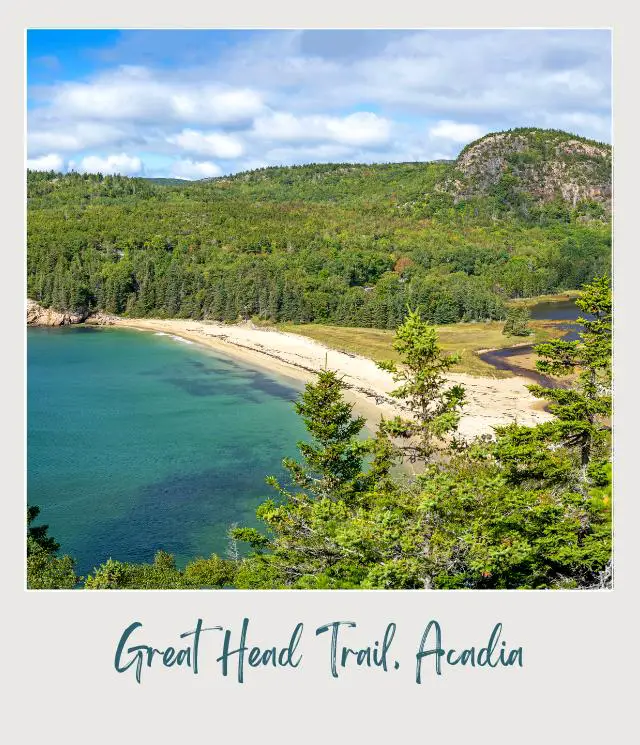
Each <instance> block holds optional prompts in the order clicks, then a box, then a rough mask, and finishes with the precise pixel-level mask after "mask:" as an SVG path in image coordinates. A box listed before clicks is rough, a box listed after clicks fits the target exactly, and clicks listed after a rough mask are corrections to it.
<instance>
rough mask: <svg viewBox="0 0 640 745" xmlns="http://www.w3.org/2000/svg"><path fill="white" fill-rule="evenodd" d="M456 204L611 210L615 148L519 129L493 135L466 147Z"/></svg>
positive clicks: (455, 183)
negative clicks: (486, 199)
mask: <svg viewBox="0 0 640 745" xmlns="http://www.w3.org/2000/svg"><path fill="white" fill-rule="evenodd" d="M447 187H448V188H447V190H448V191H452V192H453V193H454V195H455V198H456V201H460V200H464V199H468V198H470V197H475V196H497V197H499V198H504V199H509V198H513V197H514V195H515V196H520V197H526V198H528V199H529V200H531V201H532V202H533V203H548V202H551V201H553V200H557V199H561V200H562V201H564V202H567V203H569V204H571V205H572V206H573V207H575V206H576V205H577V204H578V203H579V202H592V203H595V204H598V205H600V206H601V207H602V208H603V209H604V211H605V212H606V213H610V211H611V146H610V145H606V144H602V143H597V142H594V141H592V140H586V139H584V138H582V137H577V136H575V135H570V134H568V133H566V132H559V131H557V130H545V129H514V130H511V131H509V132H498V133H494V134H489V135H487V136H485V137H483V138H481V139H479V140H476V141H475V142H472V143H471V144H470V145H468V146H467V147H465V148H464V150H462V152H461V153H460V155H459V156H458V159H457V161H456V164H455V175H454V177H453V179H452V180H451V181H450V182H449V184H448V185H447Z"/></svg>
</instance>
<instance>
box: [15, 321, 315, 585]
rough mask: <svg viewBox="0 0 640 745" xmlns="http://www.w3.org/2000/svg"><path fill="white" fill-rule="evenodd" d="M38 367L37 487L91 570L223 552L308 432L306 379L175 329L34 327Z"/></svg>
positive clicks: (31, 447) (31, 350) (33, 357)
mask: <svg viewBox="0 0 640 745" xmlns="http://www.w3.org/2000/svg"><path fill="white" fill-rule="evenodd" d="M27 375H28V377H27V471H28V478H27V501H28V503H29V504H30V505H38V506H39V507H40V509H41V513H40V516H39V520H38V522H39V523H47V524H48V525H49V533H50V535H52V536H53V537H54V538H55V539H56V540H57V541H58V543H60V544H61V549H60V554H69V555H71V556H73V557H74V558H75V559H76V562H77V572H78V573H79V574H81V575H85V576H86V574H87V573H89V572H91V570H92V569H93V567H95V566H97V565H99V564H101V563H102V562H104V561H106V560H107V559H108V558H109V557H112V558H114V559H119V560H121V561H131V562H146V561H152V560H153V556H154V554H155V552H156V551H157V550H159V549H163V550H164V551H167V552H169V553H172V554H174V555H175V557H176V560H177V563H178V565H179V566H184V564H185V563H186V562H187V561H189V560H190V559H193V558H195V557H197V556H209V555H210V554H211V553H213V552H215V553H218V554H219V555H225V552H226V550H227V546H228V541H227V530H228V528H229V527H230V526H231V525H233V524H235V523H237V524H239V525H246V526H256V527H258V526H259V524H258V521H257V519H256V516H255V510H256V507H257V506H258V505H259V504H260V503H261V502H262V501H264V500H265V499H266V498H267V497H269V496H275V495H274V492H273V490H272V489H271V488H270V487H269V486H267V485H266V484H265V481H264V480H265V477H266V476H267V475H270V474H273V475H275V476H278V477H284V475H285V472H284V469H283V468H282V465H281V461H282V459H283V457H285V456H289V457H291V456H293V457H295V456H296V455H297V449H296V442H297V441H299V440H301V439H307V437H308V436H307V433H306V430H305V428H304V423H303V422H302V420H301V419H300V418H299V417H298V416H297V415H296V413H295V411H294V408H293V401H294V400H295V399H296V398H297V396H298V395H299V393H300V391H301V390H302V389H303V384H302V383H296V382H295V381H292V380H291V379H289V378H284V377H281V376H278V375H277V374H275V373H265V372H261V371H256V370H254V369H251V368H249V367H247V366H246V365H244V364H241V363H239V362H236V361H234V360H233V359H231V358H227V357H223V356H219V355H218V354H216V353H214V352H212V351H209V350H208V349H205V348H201V347H199V346H198V345H196V344H192V343H189V342H187V341H185V340H182V339H179V338H178V337H173V336H170V335H166V334H154V333H152V332H140V331H136V330H132V329H113V328H91V327H70V328H69V327H67V328H30V329H28V331H27Z"/></svg>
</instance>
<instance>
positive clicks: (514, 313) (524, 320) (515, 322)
mask: <svg viewBox="0 0 640 745" xmlns="http://www.w3.org/2000/svg"><path fill="white" fill-rule="evenodd" d="M530 316H531V313H530V311H529V309H528V308H527V307H526V306H524V305H520V306H514V307H512V308H509V310H508V311H507V320H506V321H505V323H504V328H503V329H502V333H503V334H505V335H506V336H530V335H531V334H532V333H533V332H532V331H531V329H530V328H529V318H530Z"/></svg>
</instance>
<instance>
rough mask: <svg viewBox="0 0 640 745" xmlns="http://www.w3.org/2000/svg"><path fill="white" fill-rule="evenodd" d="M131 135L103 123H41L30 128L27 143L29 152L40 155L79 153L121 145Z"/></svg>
mask: <svg viewBox="0 0 640 745" xmlns="http://www.w3.org/2000/svg"><path fill="white" fill-rule="evenodd" d="M128 136H131V134H129V135H128V134H127V133H126V132H125V131H124V130H123V129H122V128H119V127H114V126H113V125H111V124H105V123H103V122H83V121H79V122H66V123H65V124H64V125H61V124H55V125H51V124H48V123H47V122H41V123H40V124H39V125H38V124H36V125H35V127H33V128H29V133H28V136H27V142H28V146H29V152H30V153H34V154H38V153H46V152H50V151H51V150H58V151H62V152H73V151H75V152H78V151H81V150H87V149H89V148H96V147H105V146H109V145H114V144H118V143H121V142H122V141H124V140H126V139H127V137H128Z"/></svg>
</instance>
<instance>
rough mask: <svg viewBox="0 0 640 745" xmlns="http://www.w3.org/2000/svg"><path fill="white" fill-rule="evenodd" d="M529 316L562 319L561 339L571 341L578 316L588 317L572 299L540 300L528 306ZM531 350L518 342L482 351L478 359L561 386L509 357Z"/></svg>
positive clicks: (547, 384) (540, 318)
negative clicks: (562, 334) (517, 343)
mask: <svg viewBox="0 0 640 745" xmlns="http://www.w3.org/2000/svg"><path fill="white" fill-rule="evenodd" d="M530 312H531V318H532V319H533V320H536V321H564V322H565V323H563V324H561V325H560V328H562V329H563V330H564V332H565V333H564V336H563V337H562V338H563V339H566V340H567V341H573V340H575V339H578V338H579V335H578V332H579V330H580V327H579V326H578V325H577V324H576V321H577V320H578V318H580V317H581V316H582V317H585V315H586V317H587V318H590V317H591V316H589V315H588V314H585V313H584V312H583V311H581V310H580V309H579V308H578V306H577V305H576V304H575V302H574V301H573V300H556V301H552V302H542V303H536V304H535V305H532V306H531V308H530ZM532 350H533V346H532V345H531V344H525V345H523V344H520V345H518V346H514V347H505V348H504V349H494V350H492V351H490V352H483V353H482V354H480V355H479V357H480V359H482V360H484V361H485V362H488V363H489V364H490V365H493V367H495V368H496V369H498V370H510V371H511V372H513V373H515V374H516V375H522V376H524V377H525V378H529V379H530V380H533V381H535V382H536V383H539V384H540V385H544V386H547V387H548V388H556V387H562V386H563V383H562V381H558V380H556V379H555V378H550V377H549V376H547V375H542V374H541V373H538V372H535V371H534V370H528V369H527V368H524V367H520V365H514V364H513V363H512V362H511V357H513V356H516V355H521V354H528V353H529V352H531V351H532Z"/></svg>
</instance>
